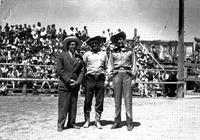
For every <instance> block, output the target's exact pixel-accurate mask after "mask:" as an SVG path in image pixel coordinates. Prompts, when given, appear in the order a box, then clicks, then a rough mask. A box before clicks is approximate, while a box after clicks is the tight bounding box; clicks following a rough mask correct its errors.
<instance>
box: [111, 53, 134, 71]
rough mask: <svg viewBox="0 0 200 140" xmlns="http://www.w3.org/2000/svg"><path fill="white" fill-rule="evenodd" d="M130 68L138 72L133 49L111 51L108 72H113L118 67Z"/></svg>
mask: <svg viewBox="0 0 200 140" xmlns="http://www.w3.org/2000/svg"><path fill="white" fill-rule="evenodd" d="M120 67H123V68H130V70H131V71H132V73H135V72H136V58H135V53H134V52H133V51H127V50H124V51H117V52H114V51H111V52H110V56H109V60H108V74H112V72H113V70H114V69H117V68H120Z"/></svg>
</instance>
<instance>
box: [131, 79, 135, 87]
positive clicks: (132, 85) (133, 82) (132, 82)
mask: <svg viewBox="0 0 200 140" xmlns="http://www.w3.org/2000/svg"><path fill="white" fill-rule="evenodd" d="M135 84H136V80H135V79H133V80H132V81H131V87H134V86H135Z"/></svg>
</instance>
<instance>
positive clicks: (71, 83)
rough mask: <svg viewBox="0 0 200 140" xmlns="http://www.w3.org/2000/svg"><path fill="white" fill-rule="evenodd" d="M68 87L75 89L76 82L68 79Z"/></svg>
mask: <svg viewBox="0 0 200 140" xmlns="http://www.w3.org/2000/svg"><path fill="white" fill-rule="evenodd" d="M69 85H70V86H71V87H72V88H74V87H76V86H77V85H78V82H77V81H75V80H74V79H70V81H69Z"/></svg>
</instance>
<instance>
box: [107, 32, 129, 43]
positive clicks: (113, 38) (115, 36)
mask: <svg viewBox="0 0 200 140" xmlns="http://www.w3.org/2000/svg"><path fill="white" fill-rule="evenodd" d="M120 38H122V39H124V40H125V39H126V34H125V32H119V33H117V34H115V35H113V36H111V37H110V40H111V42H112V43H114V44H116V43H117V41H118V40H119V39H120Z"/></svg>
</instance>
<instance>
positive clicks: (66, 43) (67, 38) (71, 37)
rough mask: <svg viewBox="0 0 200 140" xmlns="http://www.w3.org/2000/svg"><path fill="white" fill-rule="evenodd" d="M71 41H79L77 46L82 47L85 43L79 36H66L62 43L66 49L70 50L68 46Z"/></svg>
mask: <svg viewBox="0 0 200 140" xmlns="http://www.w3.org/2000/svg"><path fill="white" fill-rule="evenodd" d="M69 42H76V43H77V48H81V46H82V44H83V42H82V41H81V40H80V39H79V38H77V37H75V36H69V37H66V38H65V39H64V41H63V43H62V44H63V49H64V50H68V48H69V46H68V45H69Z"/></svg>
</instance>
